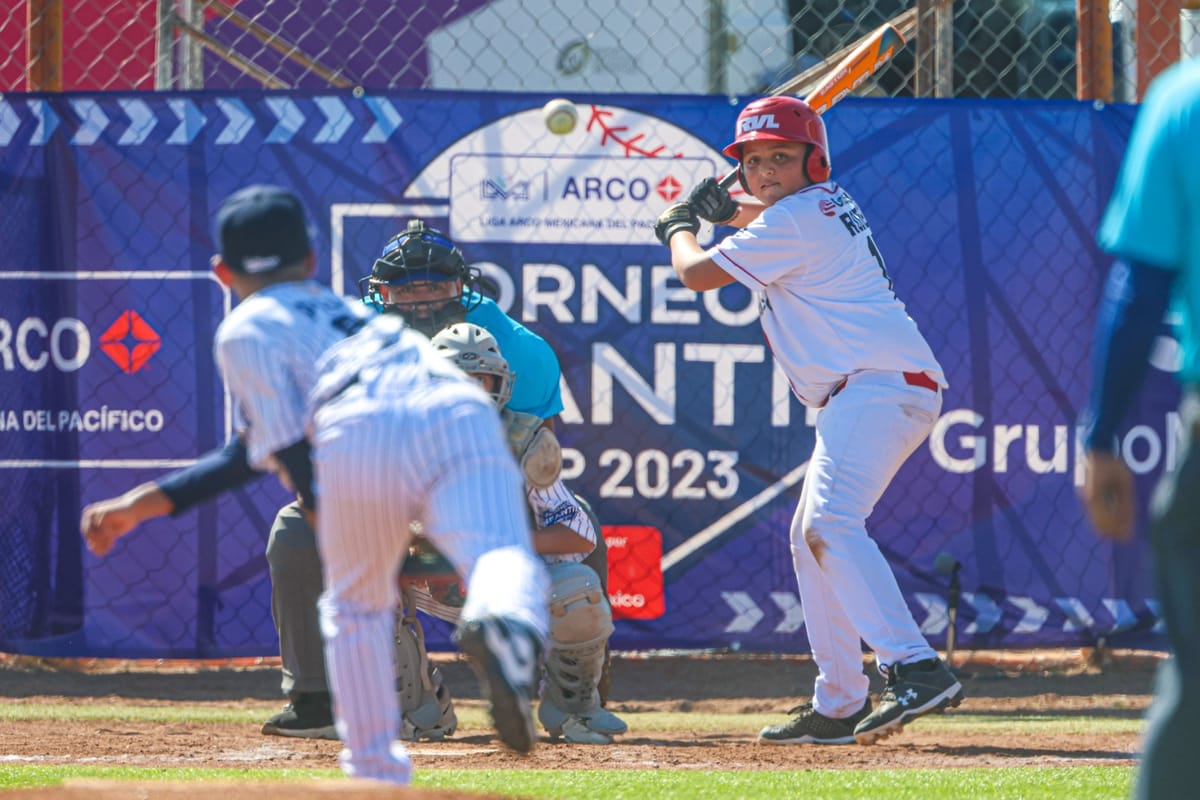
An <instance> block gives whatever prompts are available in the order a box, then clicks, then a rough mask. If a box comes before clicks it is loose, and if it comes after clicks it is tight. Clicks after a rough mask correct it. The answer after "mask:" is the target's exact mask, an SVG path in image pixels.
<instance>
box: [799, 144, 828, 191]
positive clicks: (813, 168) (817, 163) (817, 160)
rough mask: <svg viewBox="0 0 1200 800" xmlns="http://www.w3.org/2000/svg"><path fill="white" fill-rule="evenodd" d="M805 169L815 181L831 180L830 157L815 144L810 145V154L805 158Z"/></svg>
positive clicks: (811, 179)
mask: <svg viewBox="0 0 1200 800" xmlns="http://www.w3.org/2000/svg"><path fill="white" fill-rule="evenodd" d="M804 171H805V172H806V173H807V174H808V179H809V180H810V181H812V182H813V183H824V182H825V181H827V180H829V175H830V169H829V159H828V158H826V156H825V153H823V152H822V151H821V148H819V147H817V146H816V145H815V144H810V145H809V146H808V155H807V156H806V157H805V159H804Z"/></svg>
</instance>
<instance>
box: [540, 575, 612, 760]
mask: <svg viewBox="0 0 1200 800" xmlns="http://www.w3.org/2000/svg"><path fill="white" fill-rule="evenodd" d="M549 569H550V650H549V652H548V653H547V655H546V664H545V676H544V681H543V685H542V698H541V702H540V703H539V704H538V720H539V721H540V722H541V723H542V725H543V727H545V728H546V730H547V731H548V732H549V733H550V735H551V736H563V737H565V738H566V739H567V741H570V742H579V743H587V744H606V743H608V742H611V741H612V737H613V736H616V735H618V734H621V733H625V731H626V730H627V729H628V728H627V726H626V725H625V723H624V722H623V721H621V720H620V719H619V718H618V717H617V716H616V715H615V714H612V713H610V712H608V711H605V710H604V708H602V707H601V705H600V694H599V692H598V691H597V688H596V687H597V685H598V684H599V682H600V675H601V671H602V670H603V666H604V653H605V648H606V646H607V644H608V637H609V636H610V635H612V631H613V624H612V612H611V610H610V609H609V606H608V600H607V599H606V598H605V597H604V592H603V590H602V588H601V586H600V579H599V577H598V576H597V575H596V573H595V571H594V570H592V569H591V568H590V567H587V566H584V565H583V564H552V565H550V567H549Z"/></svg>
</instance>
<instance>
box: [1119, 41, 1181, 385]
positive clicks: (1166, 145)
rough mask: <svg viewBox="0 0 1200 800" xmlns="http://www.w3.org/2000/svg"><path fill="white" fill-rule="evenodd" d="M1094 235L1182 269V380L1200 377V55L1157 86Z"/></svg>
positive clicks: (1123, 251)
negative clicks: (1096, 232)
mask: <svg viewBox="0 0 1200 800" xmlns="http://www.w3.org/2000/svg"><path fill="white" fill-rule="evenodd" d="M1096 238H1097V241H1098V242H1099V244H1100V247H1101V248H1102V249H1104V250H1105V251H1106V252H1108V253H1111V254H1113V255H1114V256H1117V257H1118V258H1123V259H1125V260H1126V261H1128V262H1130V263H1133V262H1137V263H1141V264H1146V265H1149V266H1153V267H1158V268H1160V269H1166V270H1173V271H1176V272H1177V273H1178V275H1177V277H1176V279H1175V285H1174V296H1173V303H1174V306H1175V310H1176V311H1177V312H1178V313H1179V316H1180V319H1181V322H1180V325H1179V330H1178V332H1177V335H1178V337H1179V342H1180V346H1181V349H1182V369H1181V373H1180V378H1181V379H1182V380H1184V381H1186V382H1189V383H1197V382H1200V58H1192V59H1189V60H1187V61H1183V62H1180V63H1178V64H1175V65H1173V66H1171V67H1170V68H1168V69H1167V70H1165V71H1164V72H1163V73H1162V74H1161V75H1159V76H1158V78H1157V79H1156V80H1155V81H1154V83H1152V84H1151V86H1150V90H1149V91H1148V92H1147V93H1146V97H1145V99H1144V102H1143V103H1142V107H1141V108H1140V109H1139V110H1138V115H1137V119H1136V121H1135V122H1134V126H1133V132H1132V134H1131V136H1130V140H1129V146H1128V148H1127V150H1126V152H1125V159H1124V162H1123V163H1122V167H1121V173H1120V175H1119V176H1118V178H1117V186H1116V189H1115V190H1114V191H1113V196H1112V199H1111V200H1110V201H1109V204H1108V208H1107V210H1106V211H1105V214H1104V219H1103V220H1102V222H1101V223H1100V229H1099V232H1098V234H1097V237H1096Z"/></svg>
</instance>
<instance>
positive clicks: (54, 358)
mask: <svg viewBox="0 0 1200 800" xmlns="http://www.w3.org/2000/svg"><path fill="white" fill-rule="evenodd" d="M547 99H548V98H547V97H541V96H530V95H517V94H502V93H458V92H418V91H412V92H395V93H388V94H380V95H374V94H366V95H363V94H356V93H351V92H345V93H333V92H323V93H305V92H245V93H236V94H211V93H178V94H160V95H154V96H150V95H145V94H127V95H126V94H89V95H62V96H38V95H6V96H4V97H2V98H0V194H2V196H3V199H4V208H5V215H4V219H3V220H2V221H0V245H2V246H0V502H2V504H3V505H2V506H0V507H3V508H5V509H6V511H5V515H6V520H5V523H4V525H3V528H2V529H0V548H2V549H3V552H5V553H6V554H8V557H7V558H6V559H5V563H4V565H3V566H0V649H4V650H8V651H15V652H27V653H38V654H43V655H62V656H69V655H90V656H119V657H224V656H241V655H270V654H273V653H275V652H276V650H275V648H276V646H277V642H276V640H275V633H274V629H273V627H272V624H271V617H270V583H269V577H268V575H267V568H266V561H265V558H264V556H263V550H264V548H265V543H266V538H267V534H268V532H269V530H270V526H271V521H272V519H273V518H274V515H275V512H276V511H277V510H278V508H279V507H280V506H281V505H283V504H284V503H285V502H287V500H288V499H289V498H288V496H287V495H286V493H284V491H283V490H282V489H281V488H280V487H279V486H278V485H277V483H276V482H275V481H274V479H273V478H264V479H262V480H259V481H257V482H256V483H253V484H251V485H249V486H248V487H245V488H244V489H242V490H239V491H236V492H233V493H231V494H230V495H228V496H226V497H224V498H223V499H221V500H220V501H218V502H216V503H209V504H205V505H203V506H201V507H199V508H197V509H194V510H192V511H189V512H187V513H184V514H181V515H179V516H178V517H175V518H168V519H161V520H156V521H153V522H150V523H147V524H146V525H144V526H143V527H142V528H140V529H139V530H138V531H137V532H136V533H134V534H132V535H130V536H128V537H126V538H125V539H123V540H122V541H121V542H120V543H119V544H118V546H117V547H116V549H115V550H114V552H113V553H112V554H110V555H109V556H107V557H106V558H103V559H97V558H95V557H93V556H92V555H90V554H89V553H87V552H86V550H85V549H84V548H83V546H82V542H81V539H80V536H79V529H78V523H79V512H80V509H81V508H82V507H83V505H85V504H87V503H89V502H94V501H96V500H99V499H101V498H104V497H109V496H112V495H115V494H118V493H120V492H123V491H125V490H126V489H128V488H130V487H132V486H135V485H137V484H139V483H141V482H144V481H147V480H151V479H153V478H154V477H155V476H157V475H159V474H161V473H163V472H165V471H167V470H170V469H173V468H176V467H179V466H183V465H186V464H189V463H191V462H192V461H193V460H194V459H195V458H196V457H197V456H198V455H200V454H201V453H204V452H206V451H207V450H209V449H212V448H213V447H216V446H218V445H220V444H222V443H223V442H224V441H225V438H226V437H227V436H228V434H229V431H230V417H231V415H230V408H229V399H228V397H227V396H226V395H225V393H224V388H223V386H222V384H221V381H220V377H219V375H218V374H217V371H216V369H215V365H214V363H213V358H212V349H211V345H212V334H213V331H214V330H215V327H216V325H217V324H218V323H219V322H220V320H221V319H222V317H223V316H224V315H225V314H226V313H228V311H229V309H230V308H231V307H232V303H233V302H234V301H233V298H232V297H231V296H230V295H229V294H228V293H227V292H226V291H225V290H224V289H223V287H221V286H220V285H219V284H218V283H217V282H216V281H215V279H214V278H213V277H212V275H211V273H210V272H209V258H210V256H211V254H212V252H213V250H214V245H213V241H212V236H211V233H210V218H211V214H212V212H213V210H214V209H215V208H216V207H217V205H218V204H219V203H220V201H221V199H222V198H224V197H225V196H226V195H228V194H229V193H231V192H232V191H234V190H235V189H237V188H240V187H241V186H243V185H245V184H248V183H254V182H269V183H278V184H282V185H284V186H287V187H290V188H291V189H293V190H294V191H296V192H297V194H298V195H299V196H300V197H301V198H302V199H303V200H304V202H305V204H306V205H307V207H308V209H309V210H310V213H311V216H312V222H313V225H314V227H315V231H314V233H315V239H316V243H317V249H318V253H319V256H320V258H319V265H320V266H319V275H318V277H319V278H320V279H322V280H325V281H328V282H329V283H330V284H331V285H332V286H333V287H334V288H335V289H336V290H338V291H341V292H344V293H347V294H356V293H357V291H358V289H357V283H358V281H359V279H360V278H362V277H363V276H365V275H366V274H367V273H368V272H369V270H370V267H371V264H372V263H373V261H374V259H375V257H376V256H377V254H378V252H379V250H380V248H381V246H382V245H383V243H384V242H385V241H386V240H387V239H388V238H389V237H391V236H392V235H393V234H395V233H396V232H398V231H399V230H401V229H403V227H404V225H405V223H406V221H407V220H408V219H409V218H412V217H420V218H423V219H425V220H426V221H427V222H428V223H429V224H430V225H432V226H434V227H438V228H441V229H442V230H444V231H446V232H447V233H449V235H450V236H451V238H453V239H454V240H455V241H456V242H457V243H458V244H459V245H460V246H461V248H462V249H463V251H464V253H465V255H466V256H467V259H468V261H470V262H471V263H473V264H474V265H476V266H478V267H479V268H480V269H481V270H482V272H483V273H484V275H485V276H486V277H487V278H488V279H489V281H490V283H491V284H492V285H493V286H494V288H495V290H496V291H495V293H496V295H497V300H498V302H499V303H500V305H501V306H502V307H503V308H504V309H505V310H506V311H507V312H508V313H509V314H510V315H512V316H513V317H514V318H515V319H517V320H519V321H521V322H522V323H524V324H525V325H527V326H528V327H530V328H531V329H533V330H535V331H536V332H538V333H540V334H541V335H543V336H544V337H545V338H546V339H547V340H548V341H549V342H550V343H551V344H552V345H553V346H554V347H555V348H556V350H557V352H558V354H559V358H560V360H561V362H562V366H563V384H562V389H563V395H564V401H565V406H566V408H565V410H564V412H563V414H562V417H561V420H560V425H559V431H560V438H561V439H562V442H563V445H564V449H565V450H564V455H565V477H566V478H567V479H568V483H569V485H570V486H571V487H572V488H573V489H575V490H576V491H577V492H578V493H579V494H581V495H582V496H584V497H586V498H587V499H588V500H589V501H590V502H591V504H592V505H593V507H594V509H595V511H596V512H597V515H598V516H599V518H600V520H601V521H602V522H603V523H604V525H605V533H606V538H607V540H608V542H609V547H610V554H611V556H612V560H613V564H612V569H611V577H612V584H611V585H610V599H612V601H613V605H614V610H615V613H616V615H617V616H618V617H619V622H618V624H617V633H616V634H615V636H614V638H613V646H614V647H615V648H617V649H658V648H677V647H682V648H730V649H741V650H746V651H763V652H804V651H806V650H807V641H806V639H805V636H804V628H803V616H802V609H801V607H800V601H799V598H798V595H797V590H796V584H795V578H794V576H793V574H792V567H791V553H790V546H789V543H788V527H789V524H790V520H791V515H792V511H793V509H794V507H795V504H796V501H797V498H798V496H799V491H800V489H801V487H802V485H803V481H804V477H805V471H806V468H807V458H808V454H809V452H810V450H811V448H812V444H813V428H812V422H813V419H814V416H813V413H814V412H812V411H808V410H806V409H805V408H804V407H802V406H801V405H800V404H799V403H798V402H796V401H795V400H794V399H792V398H791V397H790V395H789V392H788V386H787V381H786V380H785V379H784V377H783V375H782V373H781V372H780V370H779V369H778V368H777V367H776V366H775V364H774V362H773V359H772V356H771V353H770V351H769V349H768V347H767V345H766V343H765V342H764V340H763V337H762V333H761V330H760V329H759V325H758V321H757V301H756V299H755V298H754V297H752V296H750V294H749V293H748V292H746V291H745V290H744V289H742V288H740V287H738V286H730V287H727V288H725V289H722V290H721V291H720V292H716V293H706V294H703V295H698V294H696V293H694V292H692V291H690V290H688V289H685V288H684V287H683V286H682V285H681V284H679V283H678V281H677V280H676V279H675V277H674V273H673V271H672V270H671V267H670V265H669V260H668V255H667V252H666V250H665V248H663V247H662V246H661V245H660V244H659V243H658V242H657V240H656V239H655V237H654V234H653V223H654V220H655V218H656V217H657V215H658V213H659V212H660V211H661V210H662V209H663V208H664V207H665V206H666V205H668V204H669V203H670V202H672V201H674V200H676V199H679V198H681V197H682V196H685V195H686V192H687V191H688V190H689V189H690V187H691V186H693V185H694V184H695V183H696V182H698V181H699V180H700V179H701V178H703V177H707V176H710V175H718V174H721V173H723V172H724V171H725V170H727V169H728V167H729V162H728V160H727V159H725V158H724V157H723V156H722V155H721V153H720V148H721V147H722V146H723V145H724V144H726V143H727V141H728V138H729V136H730V135H731V132H732V130H733V123H734V119H735V117H736V115H737V112H738V110H739V108H740V106H741V105H742V104H743V102H744V100H743V101H741V102H736V103H734V102H730V100H729V99H728V98H723V97H698V96H670V97H668V96H661V95H653V96H649V95H647V96H641V95H613V96H595V95H592V96H586V97H576V98H574V100H575V102H576V106H577V108H578V110H579V111H580V119H579V123H578V125H577V126H576V127H575V129H574V130H573V131H571V132H569V133H567V134H564V135H555V134H552V133H550V132H549V131H547V130H546V128H545V126H544V124H543V121H542V118H541V114H540V108H541V105H542V104H543V103H544V102H545V101H546V100H547ZM1134 112H1135V109H1134V108H1133V107H1130V106H1109V107H1104V108H1099V109H1097V108H1094V107H1093V106H1091V105H1090V104H1088V105H1085V104H1079V103H1072V102H1030V101H1021V102H998V101H970V100H956V101H914V100H897V99H848V100H846V101H844V102H843V103H841V104H839V105H838V106H837V107H836V108H835V109H833V110H832V111H831V112H830V113H829V114H828V115H827V118H826V119H827V123H828V127H829V138H830V143H831V148H832V161H833V168H834V176H835V179H836V180H837V181H839V182H841V183H842V184H844V185H845V186H847V187H848V188H849V189H850V191H851V192H852V193H853V194H854V196H855V198H856V199H857V200H858V202H859V204H860V205H861V207H862V209H863V211H864V213H865V214H866V215H867V218H868V219H869V221H870V224H871V226H872V228H873V231H874V235H875V239H876V240H877V241H878V242H879V247H880V249H881V251H882V256H883V257H884V258H885V259H886V261H887V264H888V271H889V274H890V275H891V276H892V277H893V279H894V281H895V287H896V291H897V293H898V294H899V296H900V297H901V299H903V300H904V301H905V302H906V303H907V306H908V309H909V312H910V314H911V315H912V317H913V318H914V319H915V320H916V321H917V323H918V325H919V326H920V327H921V329H922V331H923V332H924V333H925V335H926V337H927V338H928V339H929V341H930V344H931V345H932V347H933V350H934V352H935V354H936V355H937V356H938V358H939V360H940V361H941V363H942V365H943V367H944V368H945V372H946V375H947V376H948V378H949V382H950V389H949V390H948V391H947V392H946V393H945V403H944V407H943V413H942V416H941V418H940V420H939V422H938V424H937V426H936V428H935V430H934V432H933V435H932V436H931V437H930V440H929V442H928V443H927V444H926V445H925V446H922V447H921V448H920V449H919V450H918V452H917V453H916V454H915V455H914V456H913V457H912V458H911V459H910V461H909V462H908V463H907V464H905V465H904V467H903V468H902V469H901V472H900V474H899V475H898V476H897V478H896V480H895V482H894V483H893V485H892V487H891V488H890V489H889V491H888V492H887V494H886V495H885V496H884V498H883V500H882V502H881V503H880V505H879V507H878V508H877V509H876V511H875V513H874V515H873V516H872V518H871V519H870V520H869V523H868V524H869V528H870V530H871V532H872V534H873V536H874V538H875V539H876V541H877V542H878V544H879V546H880V548H881V549H882V550H883V551H884V553H885V554H886V555H887V556H888V558H889V559H890V560H891V562H892V563H893V565H894V567H895V570H896V573H897V577H898V579H899V581H900V585H901V588H902V589H903V591H904V593H905V596H906V598H907V600H908V602H909V606H910V608H911V609H912V610H913V613H914V614H915V615H916V617H917V620H918V622H919V623H920V624H921V625H922V628H923V630H924V631H925V633H926V634H927V635H928V636H929V638H930V640H931V641H933V642H935V643H937V644H941V643H943V642H944V641H945V638H946V635H947V633H948V626H949V619H950V615H949V614H948V610H949V609H948V605H947V599H948V586H949V579H950V576H949V574H948V573H949V572H951V571H952V572H953V574H954V577H955V579H956V580H957V581H958V582H959V584H960V586H961V601H960V606H959V608H958V626H959V627H958V630H957V637H958V642H959V644H960V645H961V646H970V647H984V646H986V647H1030V646H1052V645H1074V644H1084V643H1090V642H1094V641H1095V640H1096V639H1097V638H1099V637H1106V638H1107V639H1108V641H1109V642H1110V643H1111V644H1119V645H1125V646H1144V647H1163V646H1165V642H1164V639H1163V636H1162V632H1161V630H1160V628H1159V618H1158V609H1157V606H1156V603H1155V599H1154V592H1153V587H1152V585H1151V578H1150V571H1149V564H1148V563H1147V549H1146V546H1145V542H1144V541H1143V540H1139V541H1137V542H1135V543H1134V544H1131V545H1125V546H1121V545H1113V544H1108V543H1102V542H1101V540H1099V539H1097V538H1096V537H1095V536H1094V534H1093V533H1092V532H1091V531H1090V529H1089V528H1088V526H1087V524H1086V522H1085V520H1084V518H1083V516H1082V512H1081V509H1080V507H1079V503H1078V501H1077V499H1076V497H1075V488H1076V487H1077V486H1078V485H1079V483H1080V480H1081V475H1080V464H1081V461H1080V458H1079V455H1080V442H1079V438H1078V435H1077V433H1076V418H1077V415H1078V409H1079V408H1080V406H1081V404H1082V402H1083V399H1084V395H1085V392H1086V387H1087V385H1088V374H1087V373H1088V358H1089V348H1090V337H1091V330H1092V325H1093V311H1094V308H1095V306H1096V303H1097V298H1098V297H1099V293H1100V287H1101V283H1102V281H1103V278H1104V276H1105V274H1106V272H1107V268H1108V260H1107V258H1106V257H1104V255H1103V254H1102V253H1100V252H1098V250H1097V249H1096V246H1095V244H1094V230H1095V227H1096V225H1097V223H1098V221H1099V217H1100V214H1101V212H1102V210H1103V206H1104V203H1105V202H1106V201H1107V198H1108V193H1109V191H1110V189H1111V186H1112V184H1113V182H1114V180H1115V170H1116V168H1117V165H1118V164H1119V161H1120V157H1121V154H1122V152H1123V149H1124V144H1125V141H1126V139H1127V137H1128V133H1129V129H1130V126H1131V123H1132V119H1133V115H1134ZM729 232H730V231H729V230H728V229H717V230H713V229H712V227H711V226H706V227H705V228H703V229H702V230H701V232H700V240H701V242H702V243H703V244H708V243H712V242H715V241H717V240H719V238H720V237H722V236H724V235H726V234H728V233H729ZM1173 344H1174V343H1173V340H1172V339H1171V337H1170V333H1169V331H1168V330H1167V329H1166V328H1164V333H1163V338H1162V340H1161V341H1160V346H1159V348H1158V349H1157V350H1156V353H1155V357H1154V366H1155V369H1154V370H1152V372H1153V375H1152V376H1151V387H1150V391H1148V392H1146V393H1144V396H1143V397H1144V399H1143V401H1142V403H1141V405H1140V406H1139V407H1138V408H1137V410H1136V414H1135V417H1134V418H1133V419H1131V421H1130V425H1129V427H1127V428H1126V429H1124V430H1123V431H1122V437H1123V438H1122V442H1121V445H1122V453H1123V455H1124V457H1125V458H1126V460H1127V461H1128V462H1129V463H1130V464H1131V466H1132V467H1133V468H1134V470H1135V472H1136V473H1137V474H1138V475H1139V476H1141V478H1140V480H1141V484H1140V486H1139V488H1140V490H1141V492H1142V496H1143V497H1144V496H1145V495H1146V494H1147V493H1148V492H1149V489H1150V487H1151V486H1152V482H1153V481H1154V480H1155V479H1156V478H1157V477H1158V476H1159V475H1161V474H1162V471H1163V470H1164V469H1171V468H1173V465H1174V462H1175V459H1176V457H1177V451H1178V446H1179V442H1180V430H1179V424H1178V419H1177V417H1176V416H1175V414H1174V411H1173V409H1174V403H1175V401H1176V399H1177V390H1176V389H1175V387H1174V384H1173V381H1172V377H1171V373H1172V371H1173V369H1174V361H1173V359H1174V351H1173ZM886 346H887V343H886V342H880V347H886ZM939 557H940V558H939ZM947 565H955V566H954V568H953V570H950V569H948V568H947ZM429 627H430V634H431V636H430V638H431V644H432V646H433V647H434V648H443V649H444V648H449V647H450V646H451V645H449V642H448V638H447V631H446V629H445V627H444V626H441V625H438V624H432V625H431V626H429Z"/></svg>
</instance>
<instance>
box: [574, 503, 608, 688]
mask: <svg viewBox="0 0 1200 800" xmlns="http://www.w3.org/2000/svg"><path fill="white" fill-rule="evenodd" d="M575 502H577V503H579V507H580V508H582V509H583V513H585V514H587V515H588V519H590V520H591V521H592V529H593V530H595V531H596V549H595V550H593V551H592V552H590V553H588V556H587V558H585V559H584V560H583V563H584V564H585V565H587V566H589V567H591V568H592V569H593V570H595V572H596V575H597V576H598V577H599V578H600V588H601V589H602V590H603V591H604V596H605V597H608V545H607V544H606V543H605V541H604V534H603V533H602V532H601V529H600V519H599V518H598V517H597V516H596V512H594V511H592V507H591V506H590V505H589V504H588V502H587V501H586V500H584V499H583V498H582V497H580V496H579V495H578V494H577V495H575ZM611 687H612V652H611V648H610V647H609V645H608V642H605V643H604V666H603V667H602V668H601V669H600V682H599V683H598V684H596V691H598V692H599V693H600V705H602V706H607V705H608V695H609V691H610V689H611Z"/></svg>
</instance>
